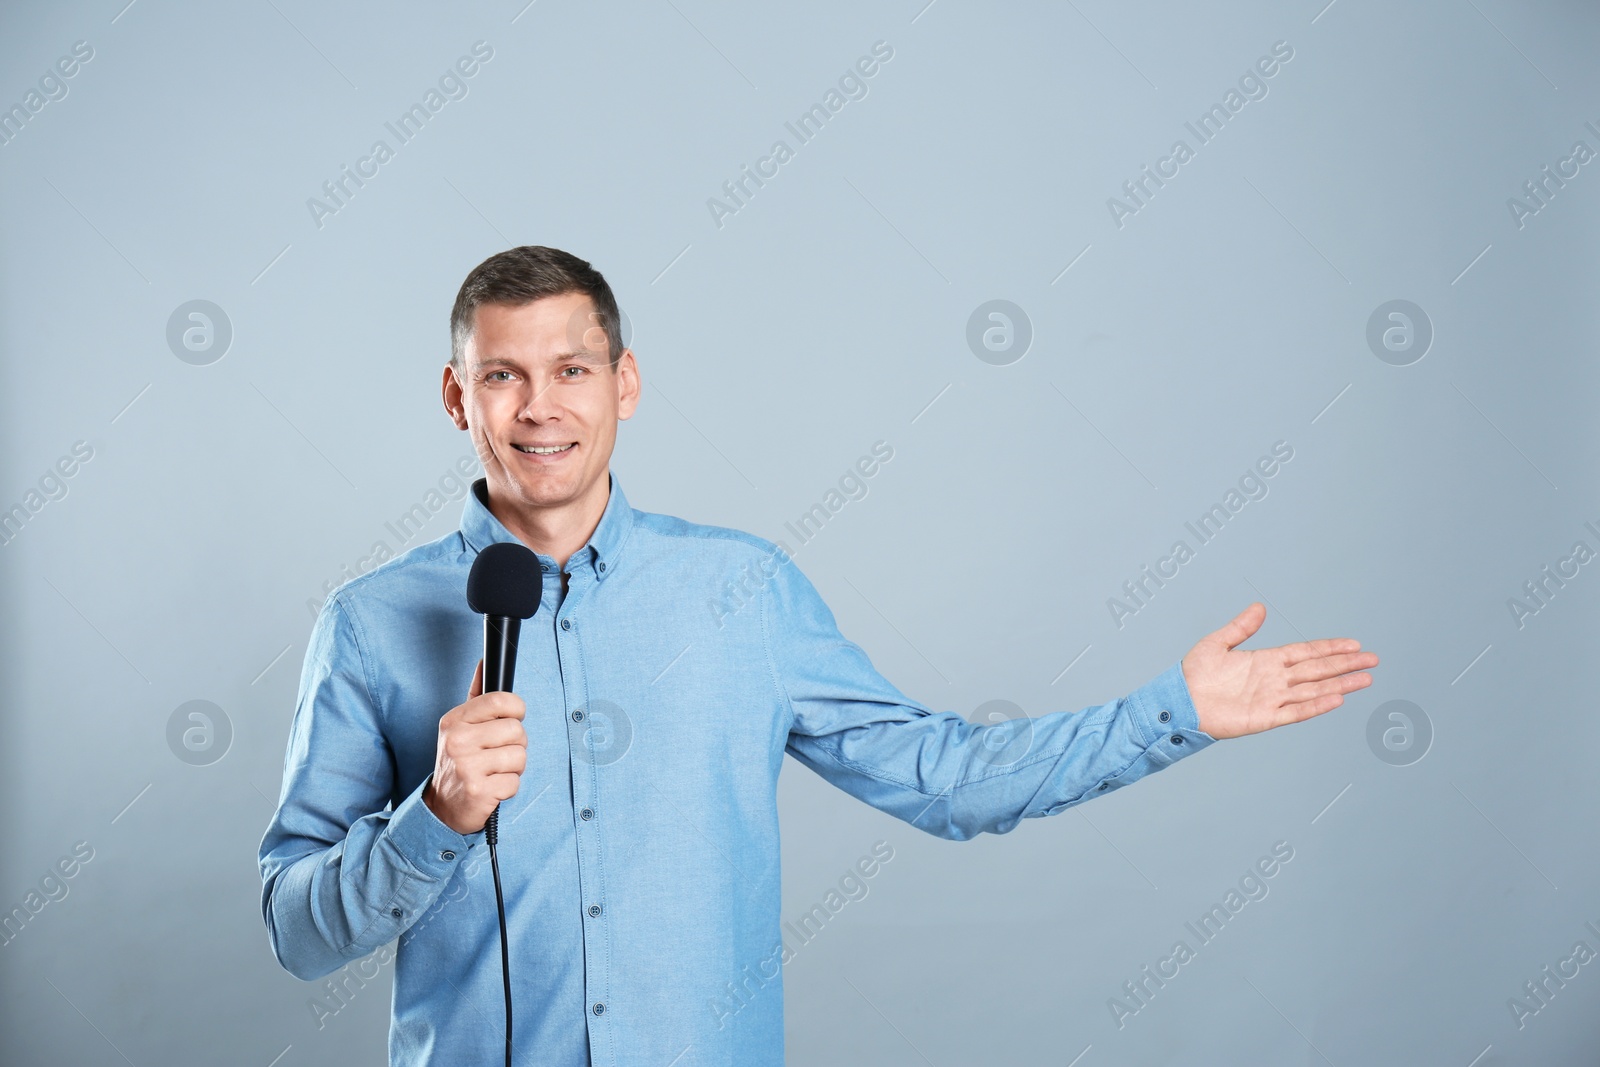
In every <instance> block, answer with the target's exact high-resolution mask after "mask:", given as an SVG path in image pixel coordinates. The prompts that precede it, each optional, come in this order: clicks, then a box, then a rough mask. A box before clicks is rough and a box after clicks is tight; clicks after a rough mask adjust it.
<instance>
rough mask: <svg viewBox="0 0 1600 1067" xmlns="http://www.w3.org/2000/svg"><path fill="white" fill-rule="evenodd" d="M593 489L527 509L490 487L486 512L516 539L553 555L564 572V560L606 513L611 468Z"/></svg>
mask: <svg viewBox="0 0 1600 1067" xmlns="http://www.w3.org/2000/svg"><path fill="white" fill-rule="evenodd" d="M596 488H597V490H598V491H596V492H590V493H589V494H587V495H586V496H585V497H584V498H582V499H579V500H575V501H573V502H572V503H570V504H567V505H564V506H562V507H558V508H535V509H530V510H528V511H522V510H513V509H512V508H510V507H508V506H507V505H506V503H505V501H504V500H502V499H500V498H499V497H497V496H496V495H495V493H494V491H493V489H489V490H488V493H489V514H491V515H493V516H494V517H495V518H497V519H499V520H500V525H502V526H504V527H505V528H506V529H507V530H509V531H511V533H513V534H514V535H516V537H517V539H518V540H519V541H521V542H522V543H523V544H525V545H527V546H528V547H529V548H531V549H533V551H535V552H538V553H541V554H543V555H546V556H550V557H552V558H553V559H554V560H555V561H556V566H558V567H560V568H561V569H562V570H563V571H565V570H566V569H567V560H568V559H570V558H571V557H572V554H573V553H574V552H576V551H578V549H580V548H582V547H583V546H584V545H585V544H587V543H588V541H589V537H590V536H591V535H592V534H593V533H594V531H595V528H596V527H598V526H599V525H600V519H601V517H602V516H604V515H605V512H606V504H607V503H609V502H610V500H611V473H610V471H607V472H606V475H605V477H604V478H601V479H599V480H598V482H597V483H596Z"/></svg>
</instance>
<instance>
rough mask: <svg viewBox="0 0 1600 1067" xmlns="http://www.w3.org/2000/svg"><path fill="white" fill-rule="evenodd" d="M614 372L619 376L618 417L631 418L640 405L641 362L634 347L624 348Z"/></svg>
mask: <svg viewBox="0 0 1600 1067" xmlns="http://www.w3.org/2000/svg"><path fill="white" fill-rule="evenodd" d="M613 373H614V374H615V375H616V376H617V418H618V419H631V418H633V413H634V411H635V410H636V409H637V408H638V406H639V393H640V385H639V364H638V362H637V361H636V360H635V359H634V358H633V349H631V348H624V349H623V350H622V355H621V357H619V358H618V360H617V367H616V370H615V371H613Z"/></svg>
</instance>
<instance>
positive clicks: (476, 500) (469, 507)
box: [461, 471, 633, 581]
mask: <svg viewBox="0 0 1600 1067" xmlns="http://www.w3.org/2000/svg"><path fill="white" fill-rule="evenodd" d="M607 477H608V478H610V487H611V494H610V497H609V499H607V500H606V510H605V513H604V514H602V515H601V516H600V523H599V525H597V526H596V527H595V528H594V533H592V534H590V535H589V540H588V543H586V544H585V545H584V546H583V547H582V548H580V549H578V550H577V551H576V552H574V553H573V554H572V558H571V559H569V560H567V570H568V571H571V570H572V569H573V568H575V567H577V566H580V565H582V564H588V565H589V567H590V569H591V570H592V571H593V573H594V576H595V578H596V579H597V580H600V581H604V580H605V578H606V576H607V575H608V574H612V573H615V572H616V569H617V557H618V555H620V554H621V552H622V546H623V545H624V544H625V543H627V540H628V534H629V533H631V532H632V530H633V508H632V507H630V506H629V505H628V498H627V497H626V496H625V495H624V494H623V492H622V483H621V482H620V481H618V480H617V476H616V475H615V474H613V473H611V472H609V471H608V472H607ZM488 501H489V482H488V479H486V478H479V479H478V480H477V481H475V482H473V483H472V492H470V493H468V494H467V503H466V506H465V508H463V509H462V513H461V537H462V540H464V541H465V542H466V544H467V547H468V548H470V549H471V550H472V551H473V552H474V553H477V552H481V551H482V550H483V549H484V548H485V547H486V546H487V545H491V544H493V543H494V542H496V541H515V542H517V543H519V544H520V543H521V539H520V538H518V537H517V535H516V534H514V533H512V532H511V531H510V530H508V529H506V528H505V526H504V525H503V524H502V523H501V522H500V520H499V519H497V518H495V517H494V513H493V512H491V511H490V510H489V503H488ZM540 559H541V561H542V560H545V559H549V557H548V556H544V555H542V554H541V555H540ZM552 562H553V561H552Z"/></svg>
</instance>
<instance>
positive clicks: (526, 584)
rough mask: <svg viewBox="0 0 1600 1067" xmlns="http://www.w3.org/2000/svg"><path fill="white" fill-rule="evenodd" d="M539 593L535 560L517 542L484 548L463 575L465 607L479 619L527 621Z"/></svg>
mask: <svg viewBox="0 0 1600 1067" xmlns="http://www.w3.org/2000/svg"><path fill="white" fill-rule="evenodd" d="M543 592H544V580H543V578H542V577H541V576H540V573H539V557H537V556H535V555H534V554H533V551H532V550H531V549H529V548H528V546H526V545H524V544H521V543H519V542H517V541H496V542H494V543H493V544H491V545H487V546H485V547H484V549H483V551H482V552H479V553H478V558H477V559H475V560H473V561H472V572H471V573H470V574H468V575H467V606H468V607H470V608H471V609H472V610H473V611H475V612H477V613H478V614H479V615H499V616H506V617H509V618H513V619H531V618H533V615H534V613H535V612H536V611H538V610H539V598H540V596H541V595H542V594H543Z"/></svg>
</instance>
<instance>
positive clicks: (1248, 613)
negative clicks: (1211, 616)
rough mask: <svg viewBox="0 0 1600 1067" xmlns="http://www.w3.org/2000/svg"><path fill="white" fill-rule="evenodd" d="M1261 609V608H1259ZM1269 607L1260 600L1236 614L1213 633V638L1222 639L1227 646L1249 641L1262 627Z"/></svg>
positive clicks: (1231, 646)
mask: <svg viewBox="0 0 1600 1067" xmlns="http://www.w3.org/2000/svg"><path fill="white" fill-rule="evenodd" d="M1257 609H1259V610H1257ZM1266 618H1267V609H1266V607H1265V606H1264V605H1262V603H1261V602H1260V601H1259V600H1258V601H1256V602H1255V603H1253V604H1251V605H1250V606H1249V607H1247V608H1245V609H1244V610H1243V611H1241V612H1239V614H1237V615H1235V616H1234V617H1233V619H1232V620H1231V621H1229V622H1228V624H1227V625H1226V626H1224V627H1222V628H1221V629H1220V630H1216V631H1214V632H1213V633H1212V634H1211V638H1212V639H1213V640H1216V641H1221V642H1222V644H1223V645H1224V646H1225V647H1227V648H1230V649H1231V648H1233V647H1234V646H1235V645H1242V644H1244V642H1246V641H1248V640H1249V639H1250V638H1251V636H1253V635H1254V634H1255V632H1256V631H1257V630H1259V629H1261V624H1262V623H1263V622H1264V621H1266Z"/></svg>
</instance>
